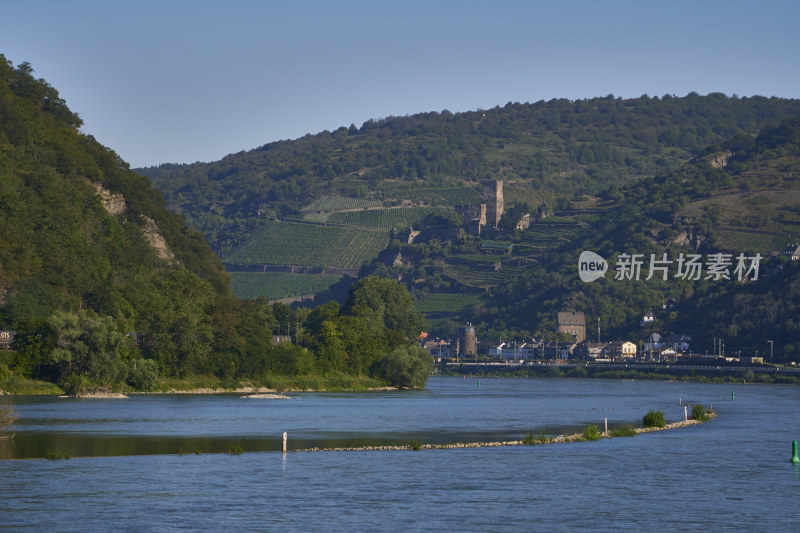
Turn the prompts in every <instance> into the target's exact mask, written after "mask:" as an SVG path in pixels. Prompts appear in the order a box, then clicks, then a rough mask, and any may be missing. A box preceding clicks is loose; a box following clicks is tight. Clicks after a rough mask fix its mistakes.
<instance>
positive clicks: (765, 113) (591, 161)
mask: <svg viewBox="0 0 800 533" xmlns="http://www.w3.org/2000/svg"><path fill="white" fill-rule="evenodd" d="M798 113H800V101H798V100H787V99H782V98H775V97H773V98H766V97H760V96H756V97H747V98H738V97H736V96H734V97H728V96H726V95H724V94H720V93H712V94H709V95H707V96H701V95H698V94H696V93H690V94H689V95H687V96H684V97H675V96H670V95H665V96H663V97H652V98H651V97H648V96H642V97H640V98H635V99H628V100H623V99H621V98H615V97H613V96H612V95H609V96H607V97H603V98H593V99H587V100H578V101H570V100H565V99H559V100H550V101H548V102H544V101H539V102H536V103H524V104H521V103H508V104H506V105H505V106H503V107H499V106H498V107H495V108H493V109H489V110H479V111H472V112H466V113H451V112H449V111H442V112H440V113H439V112H432V113H422V114H417V115H413V116H406V117H388V118H385V119H380V120H370V121H367V122H365V123H364V124H363V125H362V126H361V127H356V126H355V125H351V126H350V127H349V128H348V127H341V128H339V129H337V130H335V131H333V132H330V131H324V132H322V133H319V134H316V135H311V134H309V135H306V136H305V137H303V138H301V139H297V140H293V141H280V142H274V143H269V144H266V145H264V146H262V147H260V148H257V149H255V150H251V151H248V152H239V153H237V154H232V155H229V156H227V157H225V158H223V159H222V160H220V161H217V162H210V163H194V164H190V165H175V164H165V165H161V166H159V167H152V168H146V169H137V171H138V172H141V173H143V174H145V175H147V176H149V177H150V178H151V180H152V182H153V184H154V185H155V186H156V187H157V188H158V189H159V190H161V191H162V192H163V193H164V194H165V197H166V199H167V204H168V206H169V208H170V209H171V210H173V211H174V212H178V213H181V214H183V215H184V216H185V217H186V219H187V221H188V223H189V224H190V225H192V226H193V227H195V228H197V229H199V230H200V231H202V232H203V233H204V234H205V235H206V236H207V238H208V239H209V242H210V243H211V245H212V247H213V248H214V249H215V250H216V251H217V253H219V254H222V255H224V254H225V253H226V252H228V251H230V250H231V249H232V248H233V247H234V246H235V245H236V244H239V243H241V242H242V240H243V234H244V232H248V231H250V230H252V229H254V228H255V227H256V226H258V225H259V223H262V222H263V221H264V220H265V219H268V218H270V217H285V216H288V215H293V214H295V213H296V212H297V211H298V210H299V209H301V208H302V207H303V206H305V205H308V204H309V203H310V202H311V200H312V199H314V198H319V197H321V196H323V195H331V194H334V195H342V196H349V197H357V198H365V197H366V198H373V199H377V200H380V201H382V202H384V204H385V205H391V204H392V203H393V202H400V201H402V200H403V199H404V196H403V194H404V192H405V191H407V190H408V187H409V186H413V187H417V188H419V187H431V186H437V187H438V186H443V185H464V184H467V185H473V184H475V183H476V182H481V181H483V180H485V179H503V180H504V181H505V183H506V188H505V193H506V201H507V203H509V202H512V201H527V202H529V203H531V205H537V204H538V203H540V202H541V201H542V200H546V201H548V202H552V201H553V198H554V197H555V196H557V195H573V194H594V193H596V192H598V191H600V190H604V189H606V188H607V187H609V186H611V185H615V184H616V185H619V186H622V185H624V184H625V183H627V182H629V181H631V180H635V179H638V178H643V177H647V176H654V175H664V174H666V173H669V172H671V171H673V170H676V169H678V168H680V167H681V165H683V164H684V163H686V162H687V161H689V160H690V159H691V158H692V157H694V156H695V155H696V154H697V153H699V152H700V151H702V150H703V149H705V148H706V147H707V146H709V145H712V144H715V143H718V142H721V141H723V140H725V139H728V138H731V137H734V136H736V135H739V134H749V135H755V134H757V133H758V131H760V130H761V129H762V128H763V127H765V126H766V125H769V124H773V125H774V124H777V123H779V122H780V121H781V120H783V119H784V118H786V117H787V116H790V115H793V114H798ZM551 205H552V204H551Z"/></svg>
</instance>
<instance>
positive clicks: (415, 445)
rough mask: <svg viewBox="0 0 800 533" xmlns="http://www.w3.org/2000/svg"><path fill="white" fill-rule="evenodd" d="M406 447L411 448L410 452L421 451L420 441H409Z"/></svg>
mask: <svg viewBox="0 0 800 533" xmlns="http://www.w3.org/2000/svg"><path fill="white" fill-rule="evenodd" d="M408 447H409V448H411V449H412V450H421V449H422V441H421V440H419V439H414V440H412V441H411V443H410V444H409V445H408Z"/></svg>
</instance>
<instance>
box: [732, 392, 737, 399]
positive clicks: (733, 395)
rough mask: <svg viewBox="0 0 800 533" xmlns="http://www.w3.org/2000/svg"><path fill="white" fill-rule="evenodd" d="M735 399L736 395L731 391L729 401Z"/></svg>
mask: <svg viewBox="0 0 800 533" xmlns="http://www.w3.org/2000/svg"><path fill="white" fill-rule="evenodd" d="M735 398H736V395H735V394H734V393H733V391H731V400H733V399H735Z"/></svg>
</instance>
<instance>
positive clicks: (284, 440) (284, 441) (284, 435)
mask: <svg viewBox="0 0 800 533" xmlns="http://www.w3.org/2000/svg"><path fill="white" fill-rule="evenodd" d="M283 453H286V432H285V431H284V432H283Z"/></svg>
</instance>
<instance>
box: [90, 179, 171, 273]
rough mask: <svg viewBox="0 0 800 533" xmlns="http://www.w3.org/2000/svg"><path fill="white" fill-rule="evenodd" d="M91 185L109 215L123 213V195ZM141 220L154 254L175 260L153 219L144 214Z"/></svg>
mask: <svg viewBox="0 0 800 533" xmlns="http://www.w3.org/2000/svg"><path fill="white" fill-rule="evenodd" d="M91 185H92V187H94V189H95V191H97V196H99V197H100V202H101V203H102V204H103V208H105V210H106V211H107V212H108V214H109V215H112V216H119V215H122V214H124V213H125V210H126V208H125V197H124V196H123V195H121V194H114V193H112V192H111V191H109V190H108V189H106V188H104V187H103V186H102V185H100V184H99V183H91ZM142 220H144V228H142V234H143V235H144V238H145V239H146V240H147V242H148V243H150V246H151V247H152V248H153V250H155V252H156V255H157V256H158V257H159V258H160V259H164V260H165V261H169V262H170V263H174V262H176V259H175V254H173V253H172V251H171V250H170V249H169V248H168V247H167V242H166V241H165V240H164V237H163V235H161V232H160V231H159V229H158V225H157V224H156V222H155V220H153V219H152V218H150V217H148V216H145V215H142Z"/></svg>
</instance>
